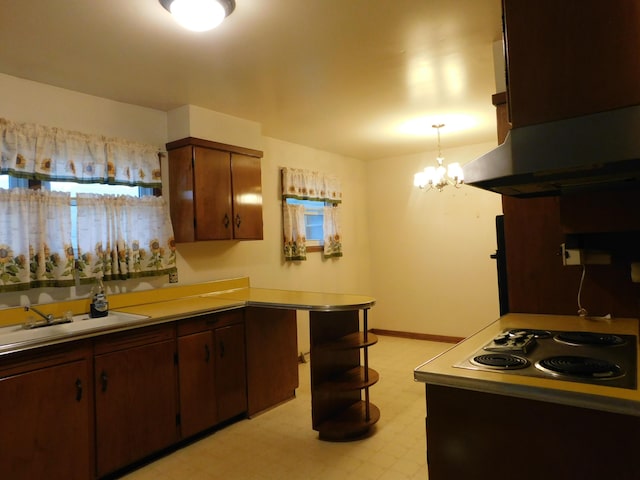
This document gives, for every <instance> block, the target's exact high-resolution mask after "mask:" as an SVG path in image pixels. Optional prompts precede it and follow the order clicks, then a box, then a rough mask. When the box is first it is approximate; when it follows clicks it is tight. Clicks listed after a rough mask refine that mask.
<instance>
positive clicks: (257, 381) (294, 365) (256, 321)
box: [245, 307, 299, 416]
mask: <svg viewBox="0 0 640 480" xmlns="http://www.w3.org/2000/svg"><path fill="white" fill-rule="evenodd" d="M245 319H246V325H247V327H246V328H247V384H248V385H249V406H248V408H249V416H252V415H256V414H257V413H260V412H262V411H264V410H267V409H269V408H271V407H273V406H274V405H277V404H279V403H282V402H284V401H286V400H289V399H291V398H293V397H294V396H295V393H296V388H298V384H299V379H298V333H297V327H296V311H295V310H288V309H279V308H263V307H247V308H246V309H245Z"/></svg>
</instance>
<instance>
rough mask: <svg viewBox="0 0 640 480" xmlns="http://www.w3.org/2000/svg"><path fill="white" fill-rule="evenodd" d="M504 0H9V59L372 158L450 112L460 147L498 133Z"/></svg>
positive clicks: (121, 95) (431, 140) (17, 67)
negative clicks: (220, 18) (214, 22)
mask: <svg viewBox="0 0 640 480" xmlns="http://www.w3.org/2000/svg"><path fill="white" fill-rule="evenodd" d="M500 3H501V2H500V0H236V9H235V11H234V12H233V13H232V14H231V16H229V17H228V18H227V19H226V20H225V22H224V23H223V24H222V25H221V26H219V27H218V28H217V29H215V30H212V31H210V32H205V33H194V32H190V31H187V30H184V29H183V28H182V27H180V26H178V24H177V23H175V22H174V20H173V19H172V17H171V16H170V14H169V13H168V12H167V11H166V10H165V9H164V8H162V6H161V5H160V3H159V2H158V0H108V1H107V0H100V1H97V0H91V1H87V0H66V1H65V2H57V1H52V0H20V1H14V0H0V12H1V13H0V71H1V72H2V73H5V74H8V75H12V76H16V77H20V78H26V79H30V80H34V81H37V82H41V83H46V84H50V85H55V86H58V87H63V88H67V89H70V90H75V91H78V92H83V93H87V94H90V95H95V96H99V97H104V98H109V99H113V100H117V101H120V102H126V103H130V104H135V105H141V106H144V107H149V108H153V109H158V110H162V111H168V110H171V109H173V108H176V107H179V106H181V105H185V104H191V105H197V106H200V107H204V108H207V109H210V110H214V111H217V112H221V113H225V114H228V115H232V116H236V117H240V118H244V119H247V120H252V121H255V122H258V123H260V124H261V125H262V133H263V135H266V136H269V137H275V138H278V139H282V140H286V141H290V142H294V143H299V144H302V145H306V146H310V147H314V148H318V149H321V150H326V151H329V152H334V153H338V154H342V155H346V156H349V157H354V158H359V159H363V160H367V159H375V158H384V157H393V156H397V155H406V154H410V153H415V152H420V151H425V150H433V149H435V138H436V135H435V129H433V128H431V125H432V124H433V123H436V122H439V123H445V124H446V126H445V127H444V128H443V129H442V132H441V134H442V145H443V149H444V150H446V148H447V147H452V146H456V145H461V144H470V143H479V142H485V141H494V140H495V138H496V137H495V114H494V109H493V106H492V105H491V95H492V94H493V93H495V90H496V86H495V75H494V67H493V44H494V42H496V41H497V40H500V38H501V37H500V34H501V10H500ZM458 121H462V123H458ZM456 125H460V128H458V127H457V126H456ZM416 127H417V128H416ZM213 140H215V139H213Z"/></svg>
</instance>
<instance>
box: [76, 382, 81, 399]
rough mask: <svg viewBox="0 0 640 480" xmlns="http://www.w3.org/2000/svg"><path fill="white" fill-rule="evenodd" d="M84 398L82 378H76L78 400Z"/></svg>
mask: <svg viewBox="0 0 640 480" xmlns="http://www.w3.org/2000/svg"><path fill="white" fill-rule="evenodd" d="M80 400H82V380H80V379H79V378H78V379H77V380H76V402H79V401H80Z"/></svg>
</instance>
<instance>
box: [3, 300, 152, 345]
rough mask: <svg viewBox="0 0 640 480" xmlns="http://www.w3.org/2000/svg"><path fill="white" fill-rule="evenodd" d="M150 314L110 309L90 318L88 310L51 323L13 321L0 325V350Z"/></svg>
mask: <svg viewBox="0 0 640 480" xmlns="http://www.w3.org/2000/svg"><path fill="white" fill-rule="evenodd" d="M148 318H149V317H148V316H146V315H137V314H133V313H126V312H120V311H115V310H111V311H109V314H108V315H107V316H105V317H101V318H91V317H89V314H87V313H84V314H81V315H73V316H71V315H69V316H65V317H62V318H58V319H53V321H52V322H51V323H46V322H45V320H44V319H43V320H37V321H34V322H32V323H36V322H37V324H38V325H37V327H35V328H34V327H33V326H30V327H26V328H25V325H12V326H8V327H2V328H0V354H2V353H6V352H8V351H14V350H16V349H21V348H22V347H27V346H32V345H40V344H46V343H47V342H55V341H58V340H60V339H63V338H68V337H69V338H72V337H76V336H84V335H87V334H93V333H96V332H100V331H104V330H111V329H114V328H120V327H127V326H133V325H135V324H138V323H141V322H144V321H145V320H147V319H148Z"/></svg>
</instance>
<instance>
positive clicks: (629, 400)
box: [414, 313, 640, 416]
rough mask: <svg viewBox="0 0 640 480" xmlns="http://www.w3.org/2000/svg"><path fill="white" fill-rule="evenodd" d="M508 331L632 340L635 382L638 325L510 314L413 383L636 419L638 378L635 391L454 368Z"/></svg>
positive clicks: (421, 370)
mask: <svg viewBox="0 0 640 480" xmlns="http://www.w3.org/2000/svg"><path fill="white" fill-rule="evenodd" d="M513 328H521V329H527V328H528V329H538V330H565V331H585V332H598V333H609V334H618V335H635V336H636V376H637V375H638V374H639V373H640V363H639V358H638V354H637V346H638V319H632V318H617V319H611V320H610V321H596V320H589V319H585V318H581V317H578V316H565V315H536V314H521V313H510V314H507V315H505V316H503V317H501V318H500V319H498V320H496V321H495V322H493V323H491V324H489V325H488V326H487V327H485V328H483V329H482V330H480V331H479V332H478V333H476V334H474V335H472V336H471V337H469V338H467V339H465V340H464V341H462V342H460V343H458V344H456V345H455V346H453V347H451V348H450V349H448V350H447V351H445V352H444V353H442V354H440V355H438V356H437V357H435V358H433V359H431V360H429V361H427V362H425V363H423V364H422V365H419V366H418V367H416V368H415V370H414V379H415V380H416V381H418V382H423V383H426V384H433V385H440V386H448V387H455V388H462V389H468V390H475V391H479V392H485V393H494V394H500V395H507V396H514V397H522V398H528V399H532V400H540V401H546V402H552V403H559V404H564V405H570V406H575V407H583V408H592V409H596V410H603V411H608V412H613V413H621V414H625V415H634V416H640V391H639V390H638V384H639V382H638V379H637V378H636V387H635V388H634V389H627V388H617V387H610V386H606V385H593V384H586V383H577V382H569V381H563V380H558V379H547V378H538V377H529V376H525V375H514V374H512V373H502V372H497V371H496V372H494V371H481V370H469V369H465V368H458V367H454V365H455V364H456V363H458V362H461V361H463V360H465V359H467V358H469V357H470V356H471V355H473V354H474V353H475V352H476V351H478V350H480V349H481V348H482V347H484V346H485V345H486V344H487V343H489V342H490V341H491V340H492V339H493V338H494V337H495V336H496V335H498V334H499V333H501V332H502V331H503V330H505V329H513Z"/></svg>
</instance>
